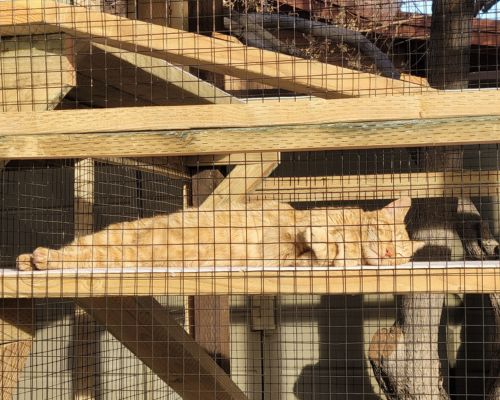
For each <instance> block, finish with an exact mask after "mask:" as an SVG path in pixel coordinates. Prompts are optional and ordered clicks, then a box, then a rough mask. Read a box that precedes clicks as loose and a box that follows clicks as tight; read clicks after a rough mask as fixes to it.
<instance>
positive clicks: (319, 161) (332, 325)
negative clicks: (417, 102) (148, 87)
mask: <svg viewBox="0 0 500 400" xmlns="http://www.w3.org/2000/svg"><path fill="white" fill-rule="evenodd" d="M443 152H445V153H446V152H448V153H449V152H453V154H454V155H455V156H456V157H457V158H459V159H460V160H461V165H460V166H457V164H456V163H455V164H453V163H452V164H450V165H443V164H442V159H443V157H442V154H443ZM499 154H500V153H499V149H498V146H497V145H481V146H460V147H457V146H455V147H446V148H443V149H442V150H441V151H437V150H436V149H435V148H414V149H391V148H388V149H382V150H356V151H317V152H291V153H281V154H279V153H275V152H273V153H248V154H233V155H225V156H224V155H212V156H190V157H177V158H174V157H170V158H155V159H128V158H122V159H120V158H108V159H104V158H101V159H86V160H72V159H65V160H53V161H27V160H26V161H11V162H10V163H8V164H7V165H6V166H5V167H4V169H3V171H2V186H1V190H2V196H1V198H2V207H1V215H2V251H1V255H2V264H3V266H4V270H3V275H2V282H3V285H2V291H3V296H4V297H28V299H11V300H8V299H5V300H4V303H3V305H2V308H1V310H2V315H3V326H4V328H3V329H4V335H7V333H6V332H7V329H6V327H7V326H14V327H17V328H15V329H17V330H14V328H11V330H10V331H9V333H8V334H9V335H10V336H9V340H6V339H5V343H4V344H3V345H2V346H3V359H2V360H3V364H2V372H3V374H2V379H3V380H2V386H3V390H4V396H9V395H10V394H8V393H15V396H17V398H54V399H56V398H57V399H59V398H61V399H62V398H71V397H75V396H87V398H116V397H118V398H151V399H153V398H154V399H156V398H158V399H160V398H177V397H176V396H180V397H182V398H198V397H202V398H204V397H205V396H207V397H214V398H226V396H228V397H227V398H235V397H236V398H243V397H241V396H244V397H246V398H263V397H264V398H299V399H311V398H332V397H333V398H346V397H353V398H359V399H368V398H374V399H375V398H380V397H381V396H391V395H392V396H400V394H398V390H401V387H402V384H401V383H399V382H398V379H404V380H405V381H407V384H408V385H410V389H409V390H410V391H411V393H413V394H416V395H421V396H425V398H436V397H435V396H436V391H437V390H446V392H447V393H449V394H450V396H452V398H486V397H487V396H488V393H489V391H490V390H492V389H491V388H492V387H494V385H495V380H494V378H495V371H496V369H495V368H497V366H496V362H497V358H496V356H495V354H496V353H495V352H496V351H498V350H497V348H498V339H497V338H496V336H495V335H496V332H497V329H496V324H497V321H496V319H495V313H498V303H495V296H494V295H492V297H491V298H492V301H493V302H492V301H491V300H490V296H489V294H488V293H490V292H492V293H494V292H497V291H498V273H497V272H496V271H497V268H498V242H497V241H496V239H495V238H496V237H497V236H496V235H497V231H498V212H499V203H498V194H497V193H498V160H499ZM269 165H270V166H269ZM394 199H396V200H394ZM410 199H412V200H410ZM410 205H411V208H410ZM193 206H195V207H194V208H192V207H193ZM190 215H192V216H194V219H193V218H191V217H189V216H190ZM134 221H136V222H134ZM152 221H156V223H153V222H152ZM161 221H163V222H161ZM159 222H161V223H159ZM110 224H111V225H110ZM108 226H111V227H113V228H108ZM103 229H104V230H103ZM103 232H104V233H106V236H107V239H106V240H107V242H105V243H102V242H100V239H99V235H102V234H103ZM179 232H181V233H182V234H181V235H180V236H179V237H177V236H175V233H179ZM210 232H212V234H211V233H210ZM227 232H229V234H228V233H227ZM277 232H278V233H277ZM79 235H80V237H81V238H82V237H83V238H87V239H85V241H84V242H80V248H79V249H78V250H77V251H76V253H75V252H74V251H73V252H71V251H70V252H69V253H67V254H66V255H65V256H64V257H63V258H57V259H55V261H57V262H55V263H53V264H50V262H53V261H54V258H52V259H51V258H49V259H48V261H49V263H48V264H45V265H42V264H40V263H39V260H38V257H39V256H38V255H37V254H36V252H37V251H40V249H50V250H48V252H49V253H48V254H49V257H53V256H51V252H55V253H54V254H58V251H59V253H63V254H64V252H65V251H67V249H70V250H71V246H69V247H68V244H69V243H78V242H74V240H75V237H78V236H79ZM81 235H84V236H81ZM85 235H87V236H85ZM128 235H134V239H132V241H130V240H128V239H127V236H128ZM172 235H174V236H172ZM252 235H257V237H258V239H252ZM307 235H309V236H307ZM370 235H372V236H370ZM172 238H174V239H172ZM77 240H78V239H77ZM171 240H173V242H171ZM424 242H425V243H424ZM424 244H425V246H424ZM407 245H410V247H407ZM61 246H63V247H61ZM64 246H66V247H64ZM77 247H78V246H77ZM417 247H418V248H417ZM75 248H76V247H75ZM99 248H103V249H105V252H106V257H105V258H104V259H103V260H101V259H99V256H98V249H99ZM165 248H166V249H168V250H167V252H164V250H165ZM290 248H292V252H291V253H290V250H289V249H290ZM35 249H36V250H35ZM58 249H62V250H58ZM65 249H66V250H65ZM89 249H90V250H91V251H90V252H88V250H89ZM193 249H196V251H194V250H193ZM96 251H97V252H96ZM141 251H143V252H144V251H145V252H146V253H147V254H149V255H150V256H149V257H148V256H145V255H144V254H142V255H141V254H140V253H141ZM158 251H159V252H158ZM193 251H194V253H193ZM273 251H274V252H273ZM155 252H158V253H155ZM280 252H281V253H284V254H286V257H285V256H280ZM22 254H28V255H29V256H28V259H27V264H21V263H20V259H19V258H17V257H19V256H20V255H22ZM16 258H17V260H18V261H17V262H18V264H17V266H18V267H20V268H21V269H35V270H36V269H38V270H40V271H35V272H31V271H26V272H21V273H20V274H19V273H18V272H14V269H13V268H14V267H15V265H16ZM113 260H117V262H113ZM21 261H23V262H25V261H26V259H21ZM412 261H413V262H412ZM465 266H467V267H466V268H465V269H464V267H465ZM28 267H29V268H28ZM46 268H47V269H49V271H47V270H45V269H46ZM75 273H77V274H78V275H75ZM384 273H386V275H384ZM415 273H416V274H417V275H412V274H415ZM419 273H420V277H419V276H418V274H419ZM137 274H142V275H144V276H146V277H147V279H146V280H145V281H144V282H142V283H141V281H140V279H139V280H138V279H137V276H138V275H137ZM252 274H253V275H252ZM315 274H316V275H315ZM318 274H319V275H318ZM348 274H353V275H351V276H350V278H349V277H348ZM381 274H382V275H381ZM186 276H187V277H191V278H193V279H192V281H189V280H182V279H181V280H179V278H180V277H186ZM207 276H210V277H211V279H210V280H208V281H206V282H208V284H207V283H203V282H204V281H203V279H206V277H207ZM75 277H76V279H77V284H75V281H74V278H75ZM113 277H114V278H113ZM422 277H423V278H424V279H423V280H422ZM113 279H114V280H113ZM268 279H271V281H272V279H274V281H272V282H274V283H273V284H271V287H269V286H266V285H265V284H263V283H260V284H259V281H263V280H264V281H265V280H268ZM349 279H350V280H349ZM398 279H400V280H399V281H398ZM457 279H458V282H463V284H462V285H461V286H460V284H459V285H458V286H454V285H456V281H457ZM287 280H288V281H291V282H292V283H291V284H290V283H289V282H288V283H287ZM353 280H355V281H357V282H358V285H357V286H356V285H353ZM370 281H372V283H370ZM425 281H434V282H435V283H436V286H433V287H432V289H431V290H432V291H433V292H435V294H429V293H426V292H427V291H428V290H429V288H431V286H432V285H427V286H426V285H424V284H422V282H425ZM78 282H79V283H78ZM84 282H86V283H84ZM174 282H175V283H174ZM193 282H197V283H195V284H193ZM242 282H243V283H242ZM280 282H281V283H280ZM319 282H322V284H318V283H319ZM373 282H375V283H373ZM437 282H441V284H439V283H437ZM453 282H455V283H453ZM374 285H375V286H374ZM447 285H449V286H447ZM467 285H470V286H467ZM457 287H459V288H462V289H458V290H457V289H456V288H457ZM467 288H468V289H467ZM376 292H378V294H375V293H376ZM439 292H443V293H447V294H446V295H445V294H439ZM321 293H325V294H323V295H322V294H321ZM327 293H329V294H327ZM397 293H400V294H404V293H406V295H405V296H402V295H397ZM473 293H482V294H473ZM103 294H108V295H109V294H113V296H115V297H101V296H102V295H103ZM165 294H167V295H168V296H165ZM116 295H118V297H116ZM151 295H156V296H155V297H154V298H153V297H150V296H151ZM162 295H163V296H162ZM46 296H47V297H48V298H45V297H46ZM135 296H142V297H135ZM144 296H147V297H144ZM72 297H77V299H76V300H75V301H76V306H75V302H73V301H72V300H71V298H72ZM30 298H34V299H30ZM410 301H413V302H414V304H413V306H412V307H409V306H408V302H410ZM82 310H85V311H86V312H83V311H82ZM410 310H411V312H412V313H413V315H411V316H410V315H409V314H410ZM20 320H21V322H20ZM13 321H15V324H14V323H13ZM179 324H180V325H179ZM181 326H182V327H183V328H182V327H181ZM419 335H420V336H419ZM426 335H428V336H426ZM402 337H404V338H405V339H404V340H405V341H406V342H405V341H402V340H401V338H402ZM33 338H35V340H33ZM419 340H420V342H419ZM417 343H420V344H419V345H418V346H417ZM20 346H24V347H20ZM397 346H406V348H403V349H401V348H398V347H397ZM419 352H420V353H419ZM209 355H210V356H211V357H210V356H209ZM9 360H10V361H9ZM14 360H15V361H14ZM419 363H420V364H419ZM418 368H420V369H421V370H420V372H418V371H419V370H418ZM225 373H230V374H231V375H230V376H231V381H225V380H224V378H226V379H227V375H225ZM9 379H10V380H9ZM436 379H437V380H436ZM6 398H7V397H6ZM9 398H10V397H9Z"/></svg>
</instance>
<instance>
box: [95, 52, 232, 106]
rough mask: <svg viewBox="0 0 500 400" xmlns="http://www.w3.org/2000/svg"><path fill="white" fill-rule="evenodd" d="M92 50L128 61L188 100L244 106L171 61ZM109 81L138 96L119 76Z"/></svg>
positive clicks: (110, 75) (137, 54)
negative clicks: (173, 88)
mask: <svg viewBox="0 0 500 400" xmlns="http://www.w3.org/2000/svg"><path fill="white" fill-rule="evenodd" d="M93 46H94V47H97V48H98V49H100V50H102V51H104V52H106V53H107V54H108V55H111V56H112V57H114V58H117V59H119V60H122V61H125V62H127V63H129V64H131V65H133V66H135V67H137V68H139V69H141V70H143V71H144V72H146V73H148V74H150V75H151V76H153V77H155V78H158V79H161V80H162V81H164V82H167V83H168V84H169V85H172V86H174V87H176V88H177V89H179V90H181V91H182V92H185V96H186V95H188V96H189V97H193V98H199V99H200V102H206V103H211V104H230V103H242V101H241V100H239V99H237V98H236V97H234V96H232V95H230V94H229V93H227V92H225V91H223V90H222V89H219V88H218V87H216V86H214V85H212V84H211V83H208V82H206V81H204V80H201V79H199V78H198V77H196V76H194V75H193V74H191V73H189V72H187V71H185V70H184V69H182V68H181V67H178V66H175V65H173V64H172V63H170V62H168V61H165V60H162V59H159V58H155V57H152V56H150V55H148V54H144V53H136V52H132V51H127V50H124V49H120V48H117V47H112V46H107V45H104V44H99V43H93ZM106 78H107V79H106V82H107V83H113V81H117V82H115V83H116V84H117V86H118V87H120V89H121V90H124V91H125V92H127V93H130V94H133V95H136V94H137V93H136V92H134V91H133V90H129V91H127V88H128V86H127V85H123V82H121V77H120V76H119V75H116V76H115V75H113V74H107V75H106Z"/></svg>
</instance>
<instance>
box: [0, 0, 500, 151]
mask: <svg viewBox="0 0 500 400" xmlns="http://www.w3.org/2000/svg"><path fill="white" fill-rule="evenodd" d="M0 4H1V3H0ZM499 115H500V91H498V90H483V91H466V92H447V93H446V92H444V93H429V94H425V95H418V96H417V95H415V96H389V97H377V99H376V100H374V99H373V98H368V99H366V98H358V99H341V100H332V101H324V100H314V99H313V100H310V101H300V102H295V101H290V102H280V103H273V104H260V103H252V104H217V105H202V106H178V107H145V108H116V109H108V110H65V111H54V112H52V113H42V112H39V113H36V112H35V113H30V112H26V113H22V114H21V113H17V112H7V113H2V114H0V133H1V134H2V136H3V135H18V134H30V135H43V134H47V133H54V134H56V133H65V134H70V133H112V132H116V133H118V132H127V131H158V130H191V129H215V128H255V127H281V126H284V127H286V126H290V125H312V126H311V129H312V130H314V129H315V128H314V126H317V125H321V124H336V123H355V122H380V123H382V122H383V123H386V124H392V123H396V122H397V121H408V122H410V121H419V120H431V119H446V118H453V117H479V116H499ZM368 128H370V126H369V125H368V126H367V129H366V131H367V133H369V132H370V129H368ZM473 133H474V131H473V130H472V131H471V134H473ZM406 136H408V135H406ZM396 144H397V143H396ZM235 151H236V150H235Z"/></svg>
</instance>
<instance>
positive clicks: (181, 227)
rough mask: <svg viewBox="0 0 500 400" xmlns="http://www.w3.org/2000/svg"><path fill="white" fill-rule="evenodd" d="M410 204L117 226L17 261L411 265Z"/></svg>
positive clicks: (187, 213)
mask: <svg viewBox="0 0 500 400" xmlns="http://www.w3.org/2000/svg"><path fill="white" fill-rule="evenodd" d="M410 205H411V199H410V198H401V199H399V200H396V201H394V202H392V203H391V204H389V205H388V206H386V207H384V208H382V209H381V210H377V211H371V212H367V211H362V210H361V209H359V208H349V209H347V208H331V207H327V208H316V209H311V210H295V209H294V208H292V207H291V206H290V205H289V204H285V203H279V202H276V201H264V202H251V203H236V204H235V203H231V204H230V205H229V207H230V208H223V209H211V210H210V209H209V210H200V209H197V208H191V209H187V210H184V211H180V212H176V213H173V214H169V215H160V216H155V217H152V218H145V219H139V220H136V221H131V222H122V223H117V224H112V225H110V226H108V227H107V228H106V229H104V230H102V231H100V232H96V233H93V234H90V235H86V236H82V237H79V238H77V239H75V240H74V241H73V242H71V243H70V244H68V245H66V246H63V247H62V248H60V249H59V250H52V249H48V248H43V247H39V248H37V249H36V250H35V251H34V252H33V253H32V254H21V255H20V256H19V257H18V258H17V267H18V269H20V270H28V269H41V270H43V269H61V268H117V267H136V266H141V267H184V268H198V267H204V266H216V267H217V266H231V267H246V266H249V267H252V266H267V267H279V266H308V267H313V266H348V265H362V264H371V265H394V264H401V263H405V262H408V261H409V259H410V257H411V256H412V254H413V252H415V251H416V250H418V249H419V248H421V247H422V246H423V243H421V242H414V241H411V240H410V239H409V237H408V233H407V232H406V228H405V226H404V217H405V215H406V213H407V212H408V209H409V208H410Z"/></svg>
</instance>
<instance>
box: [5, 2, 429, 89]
mask: <svg viewBox="0 0 500 400" xmlns="http://www.w3.org/2000/svg"><path fill="white" fill-rule="evenodd" d="M40 1H42V4H43V8H42V16H43V17H42V18H43V21H44V22H45V23H46V24H48V25H50V26H52V27H57V28H59V29H60V30H62V31H64V32H67V33H71V34H73V35H75V36H78V37H85V38H89V37H92V39H93V41H94V42H97V41H100V42H103V43H106V44H107V45H111V46H116V47H120V48H123V49H126V50H129V51H132V52H144V53H148V54H150V55H151V56H153V57H158V58H162V59H165V60H168V61H170V62H173V63H179V64H183V65H187V66H192V67H196V68H198V69H203V70H207V71H211V72H216V73H220V74H226V75H232V76H235V77H239V78H245V79H252V80H258V81H259V82H261V83H264V84H267V85H271V86H274V87H279V88H283V89H287V90H291V91H293V92H298V93H306V94H310V95H314V96H317V97H324V98H329V97H339V95H340V96H363V95H368V94H370V95H373V94H382V93H391V94H396V93H408V92H411V91H417V92H420V91H421V90H422V89H421V87H420V86H418V85H415V84H412V83H408V82H403V81H399V80H393V79H389V78H385V77H381V76H378V75H374V74H369V73H364V72H359V71H355V70H352V69H348V68H343V67H339V66H336V65H330V64H324V63H320V62H317V61H313V60H305V59H301V58H297V57H293V56H288V55H284V54H281V53H275V52H272V51H266V50H262V49H257V48H253V47H248V46H243V45H238V44H236V43H231V42H226V41H223V40H220V39H216V38H212V37H206V36H203V35H198V34H195V33H190V32H186V31H183V30H178V29H175V28H169V27H163V26H159V25H155V24H149V23H146V22H142V21H133V20H129V19H126V18H121V17H117V16H114V15H111V14H105V13H101V12H97V11H92V10H88V9H86V8H84V7H78V6H69V5H65V4H60V3H56V2H52V1H49V0H38V1H35V2H34V3H33V4H34V5H33V6H31V3H30V8H29V9H28V12H29V11H30V10H36V11H37V13H39V12H40V10H39V9H38V8H39V7H40ZM19 2H20V4H21V6H23V7H25V8H26V1H24V0H17V1H13V2H7V3H5V4H4V3H0V13H2V12H6V13H7V14H8V15H10V23H11V25H10V26H9V25H8V22H9V19H7V23H6V24H4V28H5V29H6V30H8V29H10V30H12V29H13V28H14V27H15V26H16V16H17V8H18V7H19V6H20V5H19V4H18V3H19ZM21 17H22V18H21V19H22V21H26V10H24V12H23V13H22V15H21ZM2 33H3V31H2V30H0V34H2ZM427 90H429V89H427Z"/></svg>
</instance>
